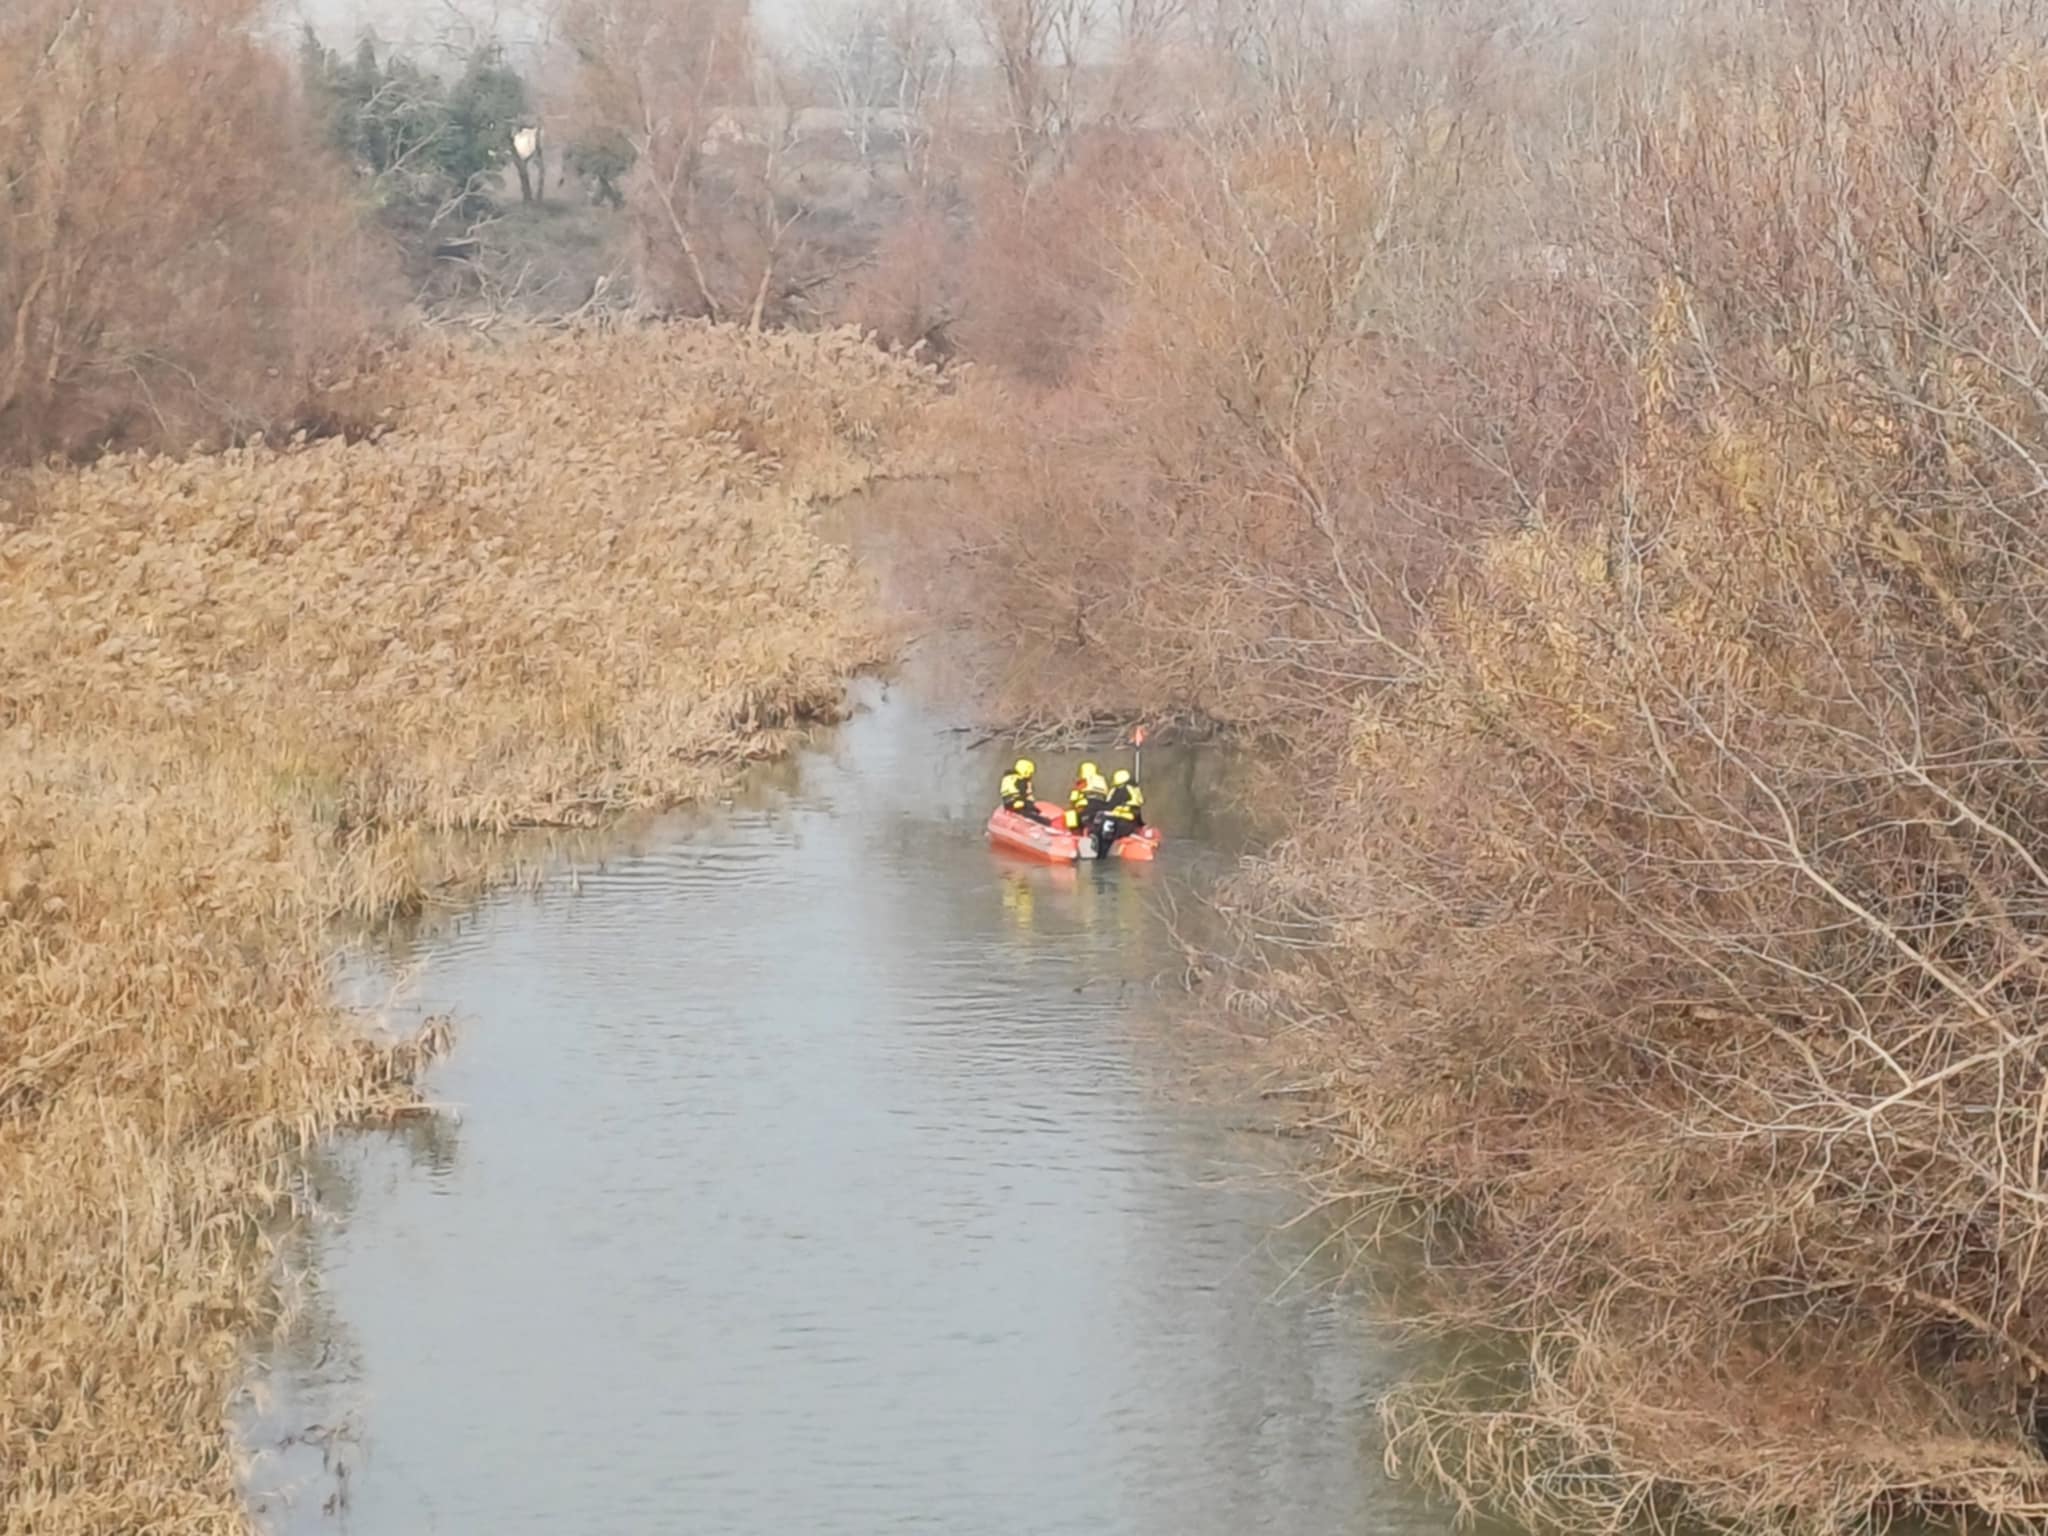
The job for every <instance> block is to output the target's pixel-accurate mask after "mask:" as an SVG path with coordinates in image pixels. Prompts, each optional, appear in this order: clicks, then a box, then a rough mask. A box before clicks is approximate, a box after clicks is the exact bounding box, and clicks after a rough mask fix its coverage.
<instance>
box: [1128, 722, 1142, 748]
mask: <svg viewBox="0 0 2048 1536" xmlns="http://www.w3.org/2000/svg"><path fill="white" fill-rule="evenodd" d="M1131 745H1132V746H1134V747H1142V746H1143V745H1145V727H1143V726H1142V725H1141V726H1139V727H1138V728H1137V729H1136V730H1134V731H1132V732H1131Z"/></svg>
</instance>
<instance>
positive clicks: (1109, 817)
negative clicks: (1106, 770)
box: [1095, 768, 1145, 853]
mask: <svg viewBox="0 0 2048 1536" xmlns="http://www.w3.org/2000/svg"><path fill="white" fill-rule="evenodd" d="M1144 825H1145V791H1144V790H1142V789H1140V788H1138V781H1137V780H1136V779H1134V778H1132V777H1131V770H1130V769H1128V768H1119V769H1117V771H1116V773H1115V774H1114V775H1113V776H1112V777H1111V779H1110V781H1109V796H1108V798H1107V799H1106V800H1104V801H1103V805H1102V814H1101V816H1099V817H1098V818H1096V833H1095V836H1096V838H1097V839H1098V840H1099V841H1100V843H1101V845H1102V851H1103V852H1104V853H1107V852H1109V850H1110V849H1111V848H1113V847H1114V846H1115V845H1116V840H1117V839H1118V838H1120V837H1128V836H1130V834H1131V833H1133V832H1135V831H1137V830H1138V828H1140V827H1142V826H1144Z"/></svg>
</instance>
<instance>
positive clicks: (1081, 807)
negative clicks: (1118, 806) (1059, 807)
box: [1067, 762, 1109, 832]
mask: <svg viewBox="0 0 2048 1536" xmlns="http://www.w3.org/2000/svg"><path fill="white" fill-rule="evenodd" d="M1107 804H1109V781H1108V780H1106V779H1104V778H1103V776H1102V770H1101V769H1100V768H1098V767H1096V766H1095V764H1094V763H1092V762H1089V763H1083V764H1082V765H1081V766H1080V767H1079V768H1078V769H1076V770H1075V771H1074V787H1073V789H1072V790H1071V791H1070V792H1069V793H1068V795H1067V829H1068V830H1069V831H1072V832H1087V831H1092V830H1093V829H1094V826H1095V818H1096V817H1098V816H1100V815H1101V814H1102V809H1103V807H1104V806H1106V805H1107Z"/></svg>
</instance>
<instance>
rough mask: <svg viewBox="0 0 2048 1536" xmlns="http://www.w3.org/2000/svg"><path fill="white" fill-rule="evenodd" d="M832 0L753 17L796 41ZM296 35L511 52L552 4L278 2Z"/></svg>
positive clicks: (535, 36)
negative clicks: (304, 27) (482, 44)
mask: <svg viewBox="0 0 2048 1536" xmlns="http://www.w3.org/2000/svg"><path fill="white" fill-rule="evenodd" d="M832 3H833V0H754V17H755V19H756V20H757V21H758V22H759V23H760V24H761V27H762V30H763V31H764V32H766V33H767V34H768V35H769V36H770V37H771V38H775V39H777V40H782V39H787V38H790V37H793V36H794V35H796V34H797V33H798V32H800V31H801V30H802V27H803V24H804V22H805V20H806V19H807V18H808V17H810V16H815V15H818V14H821V13H823V12H824V11H826V10H827V9H828V8H829V7H830V6H831V5H832ZM279 6H280V10H281V13H282V14H283V15H284V16H285V17H286V18H287V19H288V21H289V24H290V26H291V28H292V29H293V30H294V31H296V30H297V28H298V26H299V24H300V23H301V22H303V21H310V22H312V24H313V26H314V27H315V29H316V30H318V31H319V33H320V35H321V38H322V39H323V40H324V41H325V42H326V43H327V44H328V46H330V47H344V46H346V45H348V44H350V43H353V42H354V41H355V38H356V35H357V33H359V32H360V31H361V30H362V29H363V28H364V27H365V26H366V25H367V26H369V27H372V28H374V29H375V31H376V33H377V35H378V36H379V37H380V38H383V39H384V40H385V41H386V42H389V43H392V44H394V45H396V46H398V47H400V48H403V49H405V50H406V51H407V52H409V53H418V54H424V53H426V52H427V51H428V50H430V49H432V48H434V47H436V46H437V45H440V44H443V43H449V42H452V43H453V44H454V45H455V46H456V47H457V48H458V49H460V48H462V47H464V46H466V40H469V39H480V38H483V37H489V36H493V35H495V36H496V37H498V38H499V39H500V40H501V41H503V42H504V43H505V44H506V45H507V46H508V47H510V48H515V49H517V48H519V47H521V46H523V45H524V46H530V45H532V44H534V43H537V42H538V41H540V40H541V39H542V38H544V37H545V36H546V34H547V27H548V15H549V12H550V10H551V6H550V5H549V4H548V3H547V0H279Z"/></svg>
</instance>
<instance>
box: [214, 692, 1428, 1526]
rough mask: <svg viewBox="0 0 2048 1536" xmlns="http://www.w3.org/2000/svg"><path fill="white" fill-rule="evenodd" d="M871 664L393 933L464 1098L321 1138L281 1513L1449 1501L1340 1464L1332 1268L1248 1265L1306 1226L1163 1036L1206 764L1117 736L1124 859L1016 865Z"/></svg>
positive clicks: (725, 1522)
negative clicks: (517, 886) (743, 781)
mask: <svg viewBox="0 0 2048 1536" xmlns="http://www.w3.org/2000/svg"><path fill="white" fill-rule="evenodd" d="M870 702H871V703H872V704H873V705H874V707H873V708H872V709H871V710H869V711H868V712H867V713H864V714H863V715H861V716H860V717H859V718H857V719H856V720H855V721H854V722H852V723H851V724H850V725H848V726H847V727H846V728H845V729H844V730H842V731H840V732H839V733H838V734H837V735H836V736H835V737H834V738H833V739H832V741H831V744H830V745H829V747H828V748H827V749H825V750H823V751H821V752H818V753H813V754H810V755H809V756H807V757H806V758H805V759H804V760H803V761H802V762H801V763H800V764H799V765H797V768H796V769H795V770H794V771H793V773H792V774H791V776H789V777H786V778H783V779H780V780H777V779H775V778H773V777H764V778H763V779H762V780H760V781H759V782H757V784H756V785H755V786H754V789H753V791H752V792H751V793H750V794H749V795H748V796H746V797H744V798H743V799H742V800H741V801H740V802H739V803H737V804H735V805H734V806H732V807H731V808H729V809H725V810H721V811H719V812H717V813H716V814H706V815H698V816H693V817H688V818H679V819H676V820H673V821H671V822H669V823H666V824H665V825H663V826H662V827H660V828H657V829H652V830H650V831H649V833H648V834H647V835H646V836H644V837H643V838H641V839H640V840H639V841H638V846H637V848H636V849H634V850H633V851H631V852H629V853H626V854H623V855H620V856H617V857H614V858H612V859H610V860H609V861H608V862H607V863H605V864H604V865H603V866H601V867H598V868H595V869H591V870H587V871H585V872H584V873H582V874H581V875H580V876H579V878H578V880H577V882H576V888H575V889H574V890H573V891H572V890H571V889H569V888H568V887H567V886H566V885H565V884H558V885H557V886H554V887H551V888H549V889H548V890H546V891H544V892H543V893H542V894H540V895H539V896H537V897H534V896H519V897H507V898H504V899H501V900H497V901H493V902H491V903H489V904H488V905H487V906H486V907H485V908H484V909H483V910H482V911H481V912H480V913H478V914H477V915H475V916H474V917H472V918H470V919H468V920H466V921H464V922H462V923H460V924H456V925H452V926H450V927H449V928H447V929H445V930H444V931H441V932H439V933H438V934H436V935H435V936H434V937H433V938H432V939H431V940H430V941H428V942H425V943H424V944H423V945H422V947H421V949H420V951H419V957H420V959H421V962H422V964H421V969H420V972H419V975H418V977H417V979H416V984H415V988H414V992H413V1003H414V1005H415V1006H417V1007H418V1008H420V1009H423V1010H424V1009H431V1010H435V1011H450V1012H453V1013H455V1014H456V1015H458V1017H459V1018H461V1019H462V1020H464V1021H465V1024H464V1028H463V1031H462V1033H461V1035H460V1037H459V1038H460V1044H459V1047H458V1049H457V1051H456V1053H455V1054H454V1055H453V1056H452V1057H451V1058H450V1059H449V1060H448V1061H447V1062H446V1063H444V1064H443V1065H442V1066H441V1067H440V1068H438V1069H437V1071H436V1075H435V1079H434V1082H433V1085H432V1086H433V1091H434V1094H435V1096H436V1097H437V1098H441V1099H445V1100H448V1101H451V1102H453V1103H455V1104H458V1105H460V1106H462V1109H461V1115H460V1120H459V1124H456V1123H454V1122H449V1121H441V1122H432V1123H430V1126H422V1127H415V1128H409V1129H408V1130H407V1131H406V1132H405V1133H403V1134H402V1135H396V1136H359V1137H353V1138H349V1139H347V1140H345V1141H343V1142H341V1143H339V1144H337V1145H336V1146H335V1147H334V1148H332V1149H331V1151H330V1153H329V1154H328V1155H327V1156H326V1157H325V1158H324V1159H322V1161H321V1163H320V1165H319V1167H318V1169H317V1170H316V1175H315V1176H316V1178H317V1179H318V1181H319V1183H320V1184H321V1185H322V1188H323V1192H324V1193H325V1194H327V1195H328V1196H329V1197H330V1198H329V1200H328V1201H327V1205H328V1209H329V1210H330V1211H331V1212H332V1213H334V1214H333V1219H332V1220H331V1221H330V1222H328V1223H327V1224H325V1225H322V1226H321V1227H319V1228H317V1229H316V1231H315V1233H314V1235H313V1237H312V1239H311V1244H310V1252H309V1254H308V1259H309V1261H310V1263H311V1265H312V1270H313V1273H314V1274H316V1275H317V1277H318V1283H319V1286H320V1290H319V1292H318V1294H317V1295H316V1296H314V1297H313V1298H311V1301H310V1303H309V1305H308V1307H307V1309H306V1312H305V1314H304V1317H303V1320H302V1325H301V1326H300V1328H299V1329H298V1330H297V1331H296V1333H295V1335H294V1337H293V1340H292V1342H291V1344H290V1347H289V1349H288V1351H287V1353H286V1356H285V1358H283V1359H282V1360H281V1361H280V1362H279V1363H278V1368H277V1370H276V1371H275V1372H274V1373H273V1375H272V1378H271V1381H270V1383H269V1385H270V1387H271V1391H272V1400H271V1401H270V1403H269V1404H268V1406H267V1407H266V1408H265V1409H264V1410H263V1411H262V1412H260V1413H252V1415H251V1416H250V1421H249V1423H248V1426H247V1428H248V1435H247V1438H248V1441H249V1443H250V1444H251V1445H252V1446H254V1447H256V1448H258V1449H259V1450H260V1451H261V1452H262V1455H261V1457H260V1459H259V1465H258V1467H257V1470H256V1472H255V1474H254V1475H253V1477H252V1480H251V1486H252V1489H253V1490H254V1494H255V1496H256V1497H257V1498H258V1500H259V1503H260V1505H261V1507H262V1508H263V1512H264V1515H265V1518H266V1519H267V1520H268V1521H269V1523H270V1524H271V1525H272V1527H273V1528H274V1529H276V1530H279V1531H282V1532H294V1533H296V1532H300V1531H332V1530H336V1529H340V1530H347V1531H364V1532H379V1533H382V1532H392V1533H400V1532H407V1533H409V1532H423V1531H448V1532H479V1533H490V1536H504V1533H512V1532H527V1531H531V1532H549V1533H556V1532H563V1531H592V1532H608V1533H612V1532H618V1533H626V1532H643V1531H644V1532H657V1531H659V1532H675V1531H688V1532H706V1533H725V1532H732V1533H767V1532H775V1533H780V1532H783V1531H788V1530H797V1531H806V1532H845V1533H848V1536H852V1533H857V1532H858V1533H868V1532H876V1531H884V1530H887V1531H895V1530H904V1531H919V1530H930V1531H935V1532H947V1533H971V1532H989V1533H1002V1536H1015V1533H1024V1532H1046V1533H1055V1532H1074V1533H1082V1532H1086V1533H1091V1536H1094V1533H1103V1532H1131V1533H1153V1532H1157V1533H1161V1536H1165V1533H1174V1536H1185V1533H1193V1536H1203V1533H1210V1532H1214V1533H1224V1532H1230V1533H1235V1532H1239V1531H1243V1530H1247V1529H1265V1528H1285V1529H1288V1530H1290V1531H1293V1530H1300V1531H1310V1532H1335V1531H1339V1530H1347V1529H1355V1530H1386V1529H1388V1528H1390V1527H1391V1528H1395V1529H1431V1530H1435V1529H1439V1528H1440V1526H1441V1522H1440V1521H1438V1520H1437V1519H1435V1518H1434V1517H1432V1516H1430V1515H1428V1514H1427V1513H1425V1512H1424V1511H1422V1510H1421V1509H1420V1508H1419V1507H1418V1506H1417V1504H1416V1503H1415V1501H1414V1500H1413V1498H1412V1496H1411V1495H1409V1494H1408V1493H1407V1492H1406V1491H1405V1490H1401V1489H1396V1488H1392V1487H1389V1486H1388V1485H1387V1484H1386V1483H1385V1481H1384V1480H1383V1479H1382V1477H1381V1475H1380V1473H1379V1470H1378V1467H1377V1465H1376V1461H1375V1457H1374V1452H1373V1449H1372V1445H1371V1438H1370V1432H1369V1419H1370V1399H1371V1397H1372V1396H1373V1394H1374V1391H1375V1389H1376V1387H1377V1385H1378V1382H1379V1377H1380V1373H1381V1371H1382V1370H1383V1369H1384V1368H1385V1361H1384V1357H1383V1356H1382V1355H1381V1354H1380V1352H1379V1351H1378V1350H1377V1349H1376V1346H1375V1342H1374V1340H1373V1338H1372V1336H1371V1334H1370V1331H1369V1329H1368V1327H1367V1325H1366V1323H1365V1320H1364V1314H1363V1311H1362V1309H1360V1308H1359V1307H1357V1306H1355V1305H1353V1304H1351V1303H1348V1302H1346V1301H1345V1300H1343V1299H1341V1298H1338V1297H1336V1296H1333V1295H1331V1294H1329V1293H1328V1292H1327V1291H1322V1290H1318V1289H1316V1288H1315V1287H1314V1286H1313V1285H1309V1284H1302V1285H1295V1286H1292V1287H1285V1286H1283V1284H1282V1283H1283V1281H1284V1280H1285V1278H1286V1277H1287V1276H1288V1275H1289V1273H1290V1272H1291V1271H1293V1270H1294V1269H1295V1268H1296V1267H1297V1266H1298V1265H1300V1264H1301V1263H1302V1261H1303V1259H1304V1258H1305V1257H1306V1256H1307V1254H1308V1252H1309V1250H1310V1248H1311V1247H1312V1245H1313V1242H1314V1238H1313V1236H1312V1235H1311V1234H1307V1233H1289V1234H1286V1235H1284V1236H1280V1237H1276V1236H1274V1230H1275V1228H1276V1226H1277V1224H1278V1223H1279V1222H1280V1221H1281V1220H1282V1219H1284V1217H1285V1216H1286V1215H1287V1214H1288V1213H1289V1209H1290V1207H1289V1204H1288V1201H1287V1198H1286V1197H1285V1196H1284V1195H1282V1194H1279V1193H1277V1192H1275V1191H1273V1190H1271V1189H1267V1188H1263V1187H1261V1186H1260V1185H1259V1184H1258V1183H1257V1182H1256V1181H1254V1180H1249V1179H1243V1178H1237V1177H1232V1176H1231V1175H1233V1174H1237V1173H1242V1172H1243V1170H1244V1169H1245V1168H1246V1167H1247V1166H1248V1165H1249V1164H1250V1163H1251V1162H1252V1161H1253V1160H1254V1159H1256V1158H1260V1157H1263V1156H1265V1155H1266V1149H1265V1148H1264V1147H1263V1146H1256V1147H1255V1146H1253V1145H1251V1143H1252V1142H1254V1141H1255V1140H1256V1138H1248V1137H1244V1136H1242V1135H1240V1134H1237V1133H1234V1132H1232V1131H1231V1130H1230V1128H1229V1126H1228V1124H1227V1123H1226V1120H1225V1118H1224V1117H1223V1116H1222V1115H1220V1114H1217V1113H1213V1112H1211V1111H1209V1110H1206V1109H1202V1108H1198V1107H1195V1106H1192V1105H1190V1104H1189V1103H1188V1102H1186V1101H1185V1100H1184V1099H1182V1098H1179V1097H1177V1096H1176V1095H1175V1094H1174V1093H1173V1092H1171V1089H1170V1085H1167V1084H1162V1083H1161V1082H1160V1081H1158V1080H1156V1078H1155V1075H1154V1074H1155V1069H1156V1067H1157V1065H1158V1064H1159V1062H1160V1059H1161V1053H1160V1051H1159V1049H1158V1044H1159V1042H1158V1039H1157V1036H1156V1033H1154V1032H1153V1026H1152V1024H1151V1023H1150V1022H1149V1014H1150V1012H1151V1010H1150V1009H1149V1007H1148V1003H1147V998H1148V994H1149V992H1150V990H1151V988H1152V987H1153V986H1154V984H1155V979H1156V978H1157V976H1158V975H1159V974H1160V973H1161V972H1162V970H1166V969H1169V968H1170V967H1171V964H1172V953H1173V951H1172V946H1171V944H1170V943H1169V941H1168V936H1167V934H1166V932H1165V928H1164V924H1163V921H1162V913H1163V911H1164V910H1165V908H1166V905H1167V899H1168V898H1169V897H1171V895H1172V894H1173V892H1174V890H1175V889H1176V885H1177V883H1179V884H1187V883H1199V882H1201V881H1204V880H1206V879H1209V878H1211V877H1212V876H1213V874H1214V873H1215V871H1216V868H1217V867H1218V861H1219V856H1218V854H1217V853H1216V852H1215V851H1214V849H1215V847H1216V846H1218V845H1217V844H1216V843H1215V842H1212V841H1209V840H1208V837H1213V836H1214V832H1213V829H1211V830H1210V831H1209V832H1208V834H1207V836H1205V826H1206V824H1205V821H1204V808H1203V807H1202V805H1201V803H1200V802H1201V799H1202V796H1203V793H1204V788H1205V779H1204V775H1205V774H1208V773H1210V772H1213V771H1214V770H1213V769H1212V768H1211V767H1209V766H1207V765H1205V764H1204V763H1203V762H1202V761H1201V760H1199V759H1197V758H1188V759H1185V760H1182V761H1178V762H1177V761H1175V759H1173V758H1172V757H1171V756H1169V755H1167V754H1154V753H1149V752H1148V754H1147V764H1146V766H1147V770H1148V783H1147V791H1148V801H1149V802H1150V805H1151V807H1152V808H1153V811H1154V815H1155V818H1156V819H1157V820H1159V821H1160V822H1161V824H1162V825H1164V826H1166V827H1167V828H1168V829H1169V835H1170V836H1171V837H1172V839H1173V841H1172V843H1171V844H1170V847H1169V851H1168V854H1167V856H1166V857H1165V858H1164V859H1162V860H1161V861H1160V862H1159V863H1158V864H1156V865H1153V866H1150V867H1147V866H1143V865H1130V866H1125V865H1122V864H1121V863H1105V864H1103V865H1100V866H1092V865H1091V866H1088V867H1084V868H1081V869H1078V870H1076V869H1053V868H1044V867H1035V866H1026V865H1018V864H1014V863H1011V862H1008V861H1006V860H1004V859H1002V858H1000V857H999V856H997V855H994V854H992V853H991V852H990V850H989V849H988V848H987V847H986V846H985V845H984V843H983V841H982V839H981V837H980V835H979V823H980V821H981V820H982V819H983V818H984V817H985V815H986V808H987V803H988V794H989V790H990V786H991V785H992V784H993V783H994V773H995V770H996V766H997V754H996V753H995V752H993V751H991V752H988V753H983V754H981V755H979V756H974V755H971V754H967V753H964V752H962V751H960V750H959V748H958V747H957V745H956V738H952V737H949V736H947V735H946V734H945V733H944V732H943V731H941V730H940V728H939V727H938V726H937V725H935V724H934V723H933V722H932V721H930V720H928V719H925V718H923V717H921V716H920V715H919V713H918V712H917V710H916V709H915V707H914V706H913V705H912V704H911V703H910V702H909V701H908V700H907V699H905V698H903V697H901V696H900V695H899V696H889V697H884V696H877V697H875V698H873V699H871V700H870ZM1061 766H1066V765H1061ZM1155 785H1156V786H1157V787H1156V789H1155ZM359 980H360V981H361V983H362V984H363V985H365V986H368V985H374V984H375V983H374V978H368V977H364V978H359ZM341 1191H347V1192H348V1194H347V1197H345V1198H336V1196H337V1195H338V1194H339V1192H341ZM1311 1278H1313V1274H1312V1275H1311ZM1276 1287H1280V1288H1281V1291H1282V1293H1281V1295H1280V1296H1279V1297H1278V1299H1275V1297H1274V1294H1273V1293H1274V1291H1275V1289H1276ZM351 1415H353V1418H351ZM338 1424H345V1425H346V1426H347V1432H346V1433H345V1434H342V1435H339V1436H337V1435H335V1434H334V1433H333V1427H334V1426H336V1425H338ZM312 1425H318V1426H322V1427H323V1433H324V1438H323V1437H314V1436H308V1435H307V1434H306V1433H305V1429H306V1427H307V1426H312ZM293 1436H296V1437H297V1438H296V1439H295V1440H294V1439H291V1437H293ZM287 1440H290V1443H288V1444H283V1443H282V1442H286V1441H287Z"/></svg>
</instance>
